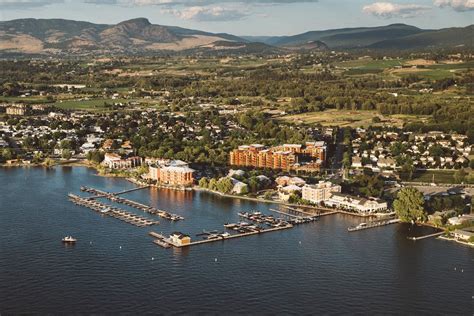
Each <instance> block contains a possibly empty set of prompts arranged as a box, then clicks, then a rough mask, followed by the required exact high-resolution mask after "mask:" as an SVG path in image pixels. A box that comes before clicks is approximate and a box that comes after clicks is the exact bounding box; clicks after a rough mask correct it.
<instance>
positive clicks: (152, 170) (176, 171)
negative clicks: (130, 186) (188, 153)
mask: <svg viewBox="0 0 474 316" xmlns="http://www.w3.org/2000/svg"><path fill="white" fill-rule="evenodd" d="M148 177H149V179H151V180H155V181H156V182H157V183H160V184H166V185H172V186H190V185H192V184H193V183H194V169H191V168H189V166H188V164H187V163H186V162H184V161H181V160H173V161H170V162H166V163H164V164H162V165H159V164H152V165H150V166H149V173H148Z"/></svg>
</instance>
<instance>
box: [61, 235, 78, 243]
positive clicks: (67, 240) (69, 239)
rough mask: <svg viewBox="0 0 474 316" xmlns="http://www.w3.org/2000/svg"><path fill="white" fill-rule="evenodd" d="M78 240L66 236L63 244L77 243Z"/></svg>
mask: <svg viewBox="0 0 474 316" xmlns="http://www.w3.org/2000/svg"><path fill="white" fill-rule="evenodd" d="M76 241H77V239H76V238H74V237H72V236H66V237H64V238H63V239H62V242H76Z"/></svg>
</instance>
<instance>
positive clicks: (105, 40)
mask: <svg viewBox="0 0 474 316" xmlns="http://www.w3.org/2000/svg"><path fill="white" fill-rule="evenodd" d="M473 37H474V25H470V26H467V27H464V28H462V27H460V28H445V29H439V30H424V29H420V28H418V27H415V26H411V25H406V24H401V23H398V24H390V25H385V26H376V27H355V28H341V29H329V30H322V31H308V32H304V33H301V34H296V35H290V36H236V35H232V34H228V33H211V32H206V31H200V30H193V29H187V28H182V27H179V26H166V25H160V24H152V23H151V22H150V21H149V20H148V19H147V18H143V17H141V18H134V19H129V20H126V21H122V22H120V23H117V24H96V23H91V22H86V21H74V20H66V19H33V18H27V19H17V20H10V21H0V55H8V54H25V55H31V54H33V55H34V54H37V55H55V54H59V55H61V54H63V55H67V54H72V55H89V54H149V53H151V54H153V53H160V52H165V53H166V52H167V53H172V52H187V53H192V52H193V51H196V52H200V53H202V52H206V51H208V52H216V51H222V52H234V53H238V52H251V53H257V54H258V53H262V54H272V53H285V52H292V51H295V50H296V51H298V50H303V51H308V50H312V51H324V50H328V49H332V50H346V49H372V50H373V49H380V50H382V49H397V50H404V49H420V48H423V47H472V46H474V38H473ZM226 42H227V43H226ZM231 43H234V44H231Z"/></svg>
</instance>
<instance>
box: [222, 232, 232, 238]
mask: <svg viewBox="0 0 474 316" xmlns="http://www.w3.org/2000/svg"><path fill="white" fill-rule="evenodd" d="M221 236H222V237H229V236H230V234H229V233H228V232H225V233H222V234H221Z"/></svg>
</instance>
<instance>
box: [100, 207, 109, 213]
mask: <svg viewBox="0 0 474 316" xmlns="http://www.w3.org/2000/svg"><path fill="white" fill-rule="evenodd" d="M109 211H110V208H108V207H106V208H104V209H103V210H102V211H100V212H101V213H103V214H105V213H108V212H109Z"/></svg>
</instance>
